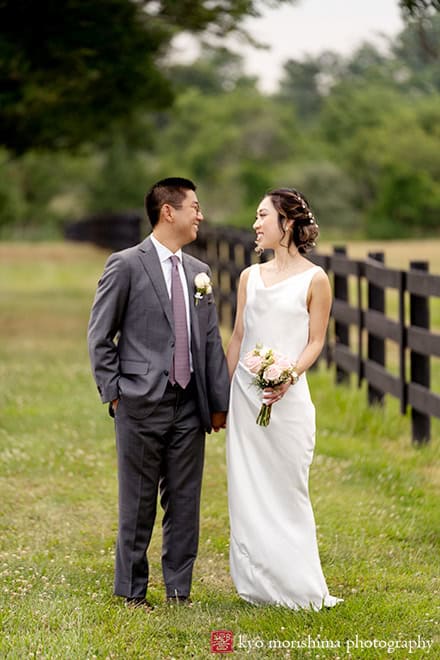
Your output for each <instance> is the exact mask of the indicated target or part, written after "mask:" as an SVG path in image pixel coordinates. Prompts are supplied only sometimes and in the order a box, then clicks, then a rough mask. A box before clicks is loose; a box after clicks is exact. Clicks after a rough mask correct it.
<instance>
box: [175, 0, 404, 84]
mask: <svg viewBox="0 0 440 660" xmlns="http://www.w3.org/2000/svg"><path fill="white" fill-rule="evenodd" d="M243 25H244V27H245V28H246V29H247V30H248V31H249V32H250V34H251V35H252V36H253V37H254V38H255V39H256V40H257V41H259V42H262V43H266V44H267V45H269V46H270V49H269V50H263V51H262V50H257V49H255V48H252V47H250V46H244V45H240V46H238V47H237V46H236V45H235V47H234V49H236V50H238V51H239V52H240V53H241V54H242V55H243V56H244V58H245V69H246V72H247V73H250V74H252V75H256V76H257V77H258V78H259V80H260V86H261V88H262V89H263V90H264V91H267V92H271V91H274V89H275V88H276V86H277V82H278V80H279V78H280V75H281V72H282V65H283V62H285V61H287V60H288V59H289V58H294V59H302V58H303V57H304V56H305V55H306V54H311V55H316V54H318V53H320V52H322V51H324V50H333V51H336V52H338V53H341V54H346V55H348V54H350V52H352V51H353V50H356V48H357V47H358V46H360V44H361V43H362V42H363V41H370V42H373V43H374V44H375V45H377V46H383V47H384V48H385V47H386V37H393V36H394V35H395V34H397V33H398V32H400V30H401V29H402V27H403V23H402V20H401V16H400V10H399V5H398V0H298V2H296V3H295V4H290V3H289V4H286V5H284V6H281V7H278V8H276V9H266V10H265V11H264V12H263V13H262V16H261V17H260V18H257V19H254V18H252V19H248V20H246V21H245V22H244V24H243ZM384 35H386V36H385V37H384ZM176 48H177V50H178V51H180V49H182V51H181V52H182V55H184V53H186V54H187V55H190V54H191V44H190V42H188V37H185V36H184V35H182V36H180V37H179V38H178V39H177V42H176ZM192 52H193V53H194V48H193V50H192Z"/></svg>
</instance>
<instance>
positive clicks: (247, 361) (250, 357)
mask: <svg viewBox="0 0 440 660" xmlns="http://www.w3.org/2000/svg"><path fill="white" fill-rule="evenodd" d="M262 362H263V361H262V359H261V357H260V356H259V355H255V353H254V352H253V351H251V352H250V353H247V354H246V355H245V356H244V359H243V363H244V365H245V367H247V368H248V369H249V371H250V372H251V374H257V373H258V372H259V371H260V369H261V364H262Z"/></svg>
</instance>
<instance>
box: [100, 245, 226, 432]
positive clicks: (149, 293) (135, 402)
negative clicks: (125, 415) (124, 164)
mask: <svg viewBox="0 0 440 660" xmlns="http://www.w3.org/2000/svg"><path fill="white" fill-rule="evenodd" d="M183 268H184V270H185V274H186V279H187V282H188V292H189V299H190V317H191V353H192V359H193V368H194V375H195V382H196V387H197V396H198V403H199V411H200V416H201V419H202V422H203V425H204V426H205V428H206V430H207V431H208V432H209V431H210V430H211V413H212V412H219V411H226V410H227V409H228V399H229V378H228V372H227V367H226V360H225V356H224V352H223V349H222V344H221V339H220V334H219V330H218V322H217V312H216V306H215V302H214V298H213V295H212V294H209V295H206V296H204V297H203V298H202V300H200V301H199V304H198V305H197V306H196V305H195V301H194V293H195V287H194V278H195V276H196V275H197V274H198V273H200V272H205V273H208V275H210V271H209V268H208V266H207V265H206V264H205V263H203V262H202V261H199V260H198V259H195V258H194V257H192V256H190V255H187V254H183ZM88 344H89V353H90V360H91V364H92V370H93V374H94V377H95V381H96V384H97V386H98V391H99V393H100V395H101V400H102V401H103V402H107V401H112V400H113V399H117V398H120V397H121V398H122V399H123V401H124V405H126V407H127V411H128V412H129V414H130V415H131V416H133V417H138V418H145V417H147V416H148V415H151V414H152V413H153V412H154V409H155V408H156V406H157V405H158V403H159V402H160V400H161V399H162V397H163V394H164V392H165V388H166V386H167V383H168V379H169V371H170V367H171V362H172V357H173V350H174V323H173V313H172V307H171V301H170V298H169V295H168V291H167V288H166V284H165V280H164V277H163V273H162V268H161V265H160V261H159V257H158V256H157V252H156V249H155V247H154V245H153V243H152V241H151V239H150V238H149V237H148V238H146V239H145V240H144V241H142V243H140V244H139V245H136V246H134V247H132V248H128V249H127V250H123V251H121V252H115V253H114V254H112V255H111V256H110V257H109V259H108V260H107V263H106V266H105V269H104V273H103V275H102V277H101V279H100V280H99V283H98V288H97V291H96V296H95V300H94V303H93V307H92V312H91V316H90V322H89V329H88Z"/></svg>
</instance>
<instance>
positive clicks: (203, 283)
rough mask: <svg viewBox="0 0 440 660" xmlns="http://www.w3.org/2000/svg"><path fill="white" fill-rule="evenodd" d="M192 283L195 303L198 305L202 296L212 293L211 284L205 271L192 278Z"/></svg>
mask: <svg viewBox="0 0 440 660" xmlns="http://www.w3.org/2000/svg"><path fill="white" fill-rule="evenodd" d="M194 285H195V287H196V292H195V294H194V298H195V300H196V305H198V304H199V302H200V300H202V298H203V296H207V295H209V294H210V293H212V284H211V280H210V279H209V276H208V275H207V273H199V274H198V275H196V276H195V278H194Z"/></svg>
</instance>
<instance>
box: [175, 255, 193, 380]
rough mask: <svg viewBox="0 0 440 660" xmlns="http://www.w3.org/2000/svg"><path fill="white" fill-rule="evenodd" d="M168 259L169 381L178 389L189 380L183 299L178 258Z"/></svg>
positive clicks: (186, 330) (186, 329) (186, 331)
mask: <svg viewBox="0 0 440 660" xmlns="http://www.w3.org/2000/svg"><path fill="white" fill-rule="evenodd" d="M170 259H171V263H172V268H171V304H172V306H173V314H174V334H175V337H176V343H175V347H174V357H173V364H172V368H171V375H170V381H171V383H172V384H173V385H174V384H175V383H177V384H178V385H180V387H184V388H185V387H186V386H187V385H188V383H189V381H190V378H191V372H190V366H189V344H188V326H187V324H186V307H185V297H184V295H183V287H182V282H181V280H180V275H179V268H178V266H179V257H176V255H173V256H172V257H170Z"/></svg>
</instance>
